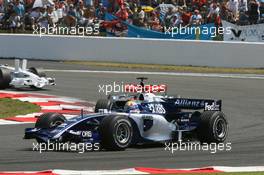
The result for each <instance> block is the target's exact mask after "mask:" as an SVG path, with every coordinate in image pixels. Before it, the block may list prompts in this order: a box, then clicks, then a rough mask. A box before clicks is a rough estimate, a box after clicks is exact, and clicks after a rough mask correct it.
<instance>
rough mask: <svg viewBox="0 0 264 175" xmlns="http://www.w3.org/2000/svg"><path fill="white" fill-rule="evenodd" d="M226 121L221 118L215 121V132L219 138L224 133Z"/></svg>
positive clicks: (222, 136) (223, 135)
mask: <svg viewBox="0 0 264 175" xmlns="http://www.w3.org/2000/svg"><path fill="white" fill-rule="evenodd" d="M226 130H227V127H226V122H225V121H224V120H223V119H219V120H218V121H217V122H216V134H217V136H218V137H219V138H224V137H225V135H226Z"/></svg>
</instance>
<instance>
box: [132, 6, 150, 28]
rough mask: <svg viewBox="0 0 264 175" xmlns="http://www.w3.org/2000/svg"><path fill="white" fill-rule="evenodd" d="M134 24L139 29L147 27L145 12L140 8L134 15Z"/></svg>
mask: <svg viewBox="0 0 264 175" xmlns="http://www.w3.org/2000/svg"><path fill="white" fill-rule="evenodd" d="M132 18H133V24H134V25H136V26H138V27H147V26H146V23H145V12H144V11H143V10H142V7H141V6H139V7H138V8H137V11H136V12H135V13H134V14H133V17H132Z"/></svg>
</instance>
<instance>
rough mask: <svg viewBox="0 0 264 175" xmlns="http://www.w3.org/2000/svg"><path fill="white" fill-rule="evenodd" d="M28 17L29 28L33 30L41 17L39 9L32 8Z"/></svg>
mask: <svg viewBox="0 0 264 175" xmlns="http://www.w3.org/2000/svg"><path fill="white" fill-rule="evenodd" d="M29 16H30V22H31V28H32V29H34V28H36V26H37V23H38V20H39V18H40V16H41V12H40V8H39V7H36V8H34V9H33V10H32V11H31V13H30V15H29Z"/></svg>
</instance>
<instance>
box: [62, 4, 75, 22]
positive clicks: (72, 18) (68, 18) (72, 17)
mask: <svg viewBox="0 0 264 175" xmlns="http://www.w3.org/2000/svg"><path fill="white" fill-rule="evenodd" d="M76 16H77V14H76V9H75V8H74V5H73V4H70V5H69V10H68V12H67V15H66V16H65V17H64V22H65V24H66V26H68V27H75V26H76V23H77V19H76Z"/></svg>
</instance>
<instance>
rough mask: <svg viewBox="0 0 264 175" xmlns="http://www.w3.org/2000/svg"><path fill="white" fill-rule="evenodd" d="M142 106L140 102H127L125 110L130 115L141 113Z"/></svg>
mask: <svg viewBox="0 0 264 175" xmlns="http://www.w3.org/2000/svg"><path fill="white" fill-rule="evenodd" d="M140 104H141V102H140V101H138V100H129V101H127V102H126V104H125V107H124V110H125V111H126V112H130V113H140Z"/></svg>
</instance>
